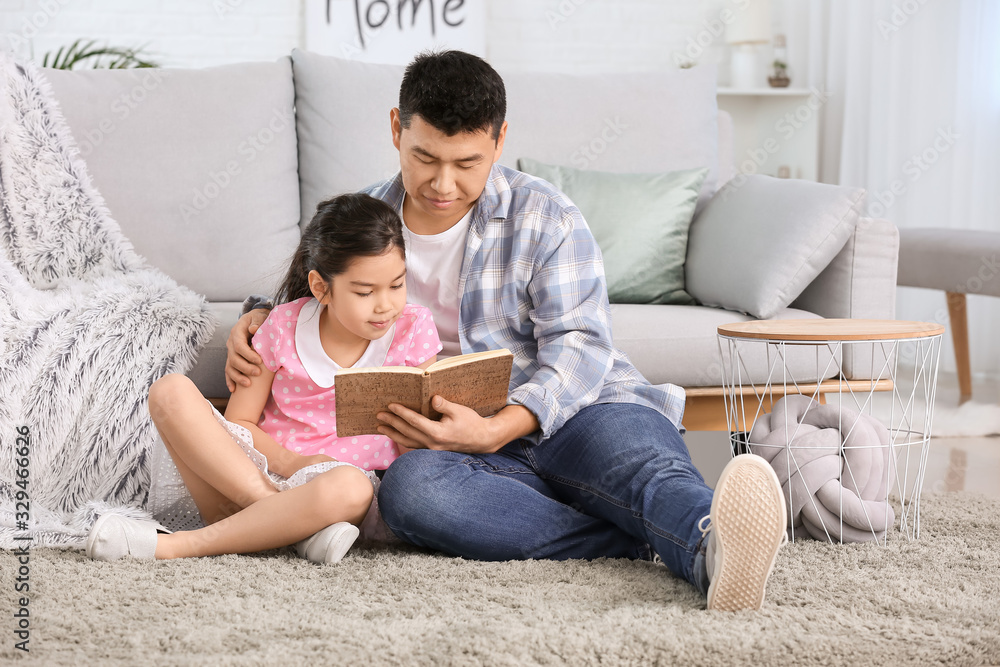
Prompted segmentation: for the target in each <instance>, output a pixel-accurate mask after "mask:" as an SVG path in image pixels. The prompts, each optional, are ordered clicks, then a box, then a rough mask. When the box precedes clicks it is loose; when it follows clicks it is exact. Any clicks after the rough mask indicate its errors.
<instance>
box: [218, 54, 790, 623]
mask: <svg viewBox="0 0 1000 667" xmlns="http://www.w3.org/2000/svg"><path fill="white" fill-rule="evenodd" d="M505 114H506V94H505V90H504V85H503V80H502V79H501V78H500V76H499V75H498V74H497V73H496V72H495V71H494V70H493V68H492V67H490V66H489V65H488V64H487V63H486V62H485V61H483V60H482V59H480V58H478V57H476V56H472V55H469V54H466V53H461V52H457V51H448V52H443V53H436V54H422V55H420V56H418V57H417V58H416V59H415V60H414V61H413V62H412V63H411V64H410V65H409V67H408V68H407V70H406V73H405V75H404V77H403V82H402V86H401V88H400V96H399V107H398V108H395V109H393V110H392V111H391V113H390V124H391V130H392V140H393V143H394V145H395V146H396V148H397V149H398V150H399V156H400V173H399V174H397V176H396V177H395V178H393V179H390V180H389V181H386V182H384V183H381V184H378V185H375V186H373V187H372V188H370V189H369V190H368V191H367V192H368V193H369V194H372V195H373V196H375V197H378V198H380V199H382V200H384V201H386V202H387V203H389V204H390V205H392V206H394V207H396V208H397V210H399V211H400V212H401V215H402V218H403V222H404V228H405V229H404V231H405V236H406V244H407V248H406V251H407V258H406V259H407V288H408V292H409V300H410V301H412V302H415V303H418V304H421V305H424V306H427V307H429V308H430V309H431V311H432V312H433V314H434V317H435V321H436V322H437V325H438V329H439V333H440V336H441V340H442V342H443V343H444V352H443V355H444V356H448V355H453V354H459V353H462V352H477V351H481V350H487V349H496V348H501V347H506V348H508V349H510V350H511V351H512V352H513V353H514V368H513V372H512V375H511V385H510V386H511V390H510V393H509V397H508V405H507V406H506V407H505V408H504V409H503V410H501V411H500V412H499V413H498V414H497V415H495V416H494V417H492V418H489V419H484V418H482V417H480V416H479V415H478V414H476V413H475V412H474V411H472V410H471V409H469V408H467V407H465V406H462V405H458V404H454V403H450V402H448V401H445V400H443V399H442V398H440V397H436V398H435V399H434V400H435V408H436V409H438V410H439V411H440V412H441V413H442V414H443V415H444V416H443V418H442V419H441V420H440V421H439V422H434V421H431V420H428V419H426V418H424V417H423V416H421V415H419V414H417V413H415V412H412V411H410V410H408V409H406V408H404V407H402V406H398V405H394V406H390V409H391V413H382V414H380V415H379V419H380V420H382V421H383V422H384V424H385V425H384V426H382V427H380V429H379V431H380V432H381V433H383V434H385V435H388V436H390V437H391V438H392V439H394V440H395V441H396V442H397V443H399V444H400V445H403V446H406V447H410V448H414V450H415V451H413V452H410V453H408V454H406V455H404V456H402V457H401V458H399V459H398V460H397V461H396V462H394V463H393V464H392V465H391V466H390V468H389V469H388V470H387V471H386V474H385V477H384V480H383V482H382V486H381V489H380V491H379V503H380V506H381V510H382V513H383V516H384V518H385V521H386V523H387V524H388V525H389V527H390V528H391V529H392V531H393V532H394V533H396V535H398V536H399V537H401V538H402V539H404V540H406V541H408V542H411V543H413V544H416V545H420V546H425V547H430V548H433V549H438V550H440V551H444V552H446V553H450V554H456V555H461V556H464V557H466V558H476V559H484V560H509V559H522V558H554V559H564V558H598V557H602V556H607V557H625V558H649V557H650V556H651V555H652V554H651V553H650V549H652V551H653V552H655V554H656V555H658V556H659V557H660V559H662V561H663V562H664V563H665V564H666V565H667V567H668V568H669V569H670V570H671V571H672V572H674V573H675V574H677V575H678V576H681V577H684V578H685V579H687V580H688V581H690V582H691V583H692V584H694V585H695V586H696V587H697V588H698V589H699V590H701V591H702V592H703V593H705V594H707V597H708V607H709V609H732V610H735V609H745V608H754V609H756V608H759V607H760V605H761V604H762V602H763V598H764V589H765V584H766V581H767V578H768V576H769V575H770V572H771V569H772V567H773V565H774V561H775V558H776V556H777V552H778V550H779V549H780V547H781V544H782V543H783V539H784V536H785V531H784V525H785V509H784V500H783V498H782V495H781V488H780V485H779V484H778V480H777V477H776V476H775V474H774V472H773V471H772V470H771V468H770V467H769V466H768V464H767V463H766V462H765V461H764V460H763V459H761V458H759V457H754V456H749V455H747V456H742V457H738V458H736V459H734V460H733V461H732V462H730V464H729V465H728V466H727V467H726V469H725V471H724V472H723V473H722V477H721V478H720V480H719V484H718V485H717V489H716V492H715V493H714V495H713V492H712V490H711V489H709V488H708V487H707V486H706V485H705V482H704V480H703V479H702V477H701V475H700V474H699V472H698V470H697V469H696V468H695V467H694V465H693V464H692V463H691V458H690V455H689V453H688V451H687V448H686V446H685V445H684V441H683V440H682V438H681V436H680V433H679V432H678V428H679V426H680V421H681V416H682V414H683V409H684V393H683V390H681V389H680V388H678V387H675V386H673V385H662V386H653V385H650V384H649V383H648V382H647V381H646V380H645V378H643V377H642V375H641V374H640V373H639V372H638V371H637V370H636V369H635V368H634V367H633V366H632V365H631V364H630V363H629V361H628V359H627V358H626V357H625V355H624V354H623V353H621V352H620V351H618V350H617V349H615V347H614V345H613V342H612V336H611V325H610V307H609V304H608V295H607V286H606V283H605V280H604V269H603V265H602V263H601V259H600V251H599V249H598V247H597V244H596V242H595V241H594V238H593V236H592V235H591V233H590V231H589V229H588V228H587V225H586V223H585V222H584V219H583V216H582V215H581V214H580V211H579V210H578V209H577V208H576V207H575V206H574V205H573V204H572V202H570V201H569V200H568V199H567V198H566V196H565V195H563V194H562V193H560V192H558V191H557V190H555V189H554V188H553V187H552V186H551V185H550V184H548V183H546V182H545V181H542V180H540V179H536V178H533V177H531V176H528V175H526V174H522V173H520V172H517V171H514V170H512V169H507V168H505V167H500V166H499V165H497V164H496V163H497V161H498V160H499V159H500V155H501V153H502V151H503V144H504V138H505V137H506V134H507V123H506V121H505ZM265 314H266V313H265V312H263V311H255V312H253V313H250V314H248V315H245V316H244V317H243V318H241V320H240V322H239V323H238V324H237V325H236V327H234V329H233V331H232V333H231V335H230V339H229V342H228V344H227V345H228V346H229V349H230V353H229V360H228V362H227V368H226V373H227V382H229V384H230V388H232V387H233V386H234V385H233V382H237V381H238V382H244V383H247V382H249V380H248V379H247V378H246V377H245V376H244V374H245V373H248V372H249V373H252V372H254V371H255V370H256V369H255V367H254V366H253V365H251V363H250V362H252V364H257V363H259V359H257V357H256V354H255V353H253V352H252V350H251V349H250V347H249V346H248V345H247V337H248V336H249V335H250V333H251V332H252V331H254V330H255V328H256V326H258V325H259V324H260V323H261V322H262V321H263V319H264V315H265ZM241 357H242V358H241ZM709 519H710V521H709Z"/></svg>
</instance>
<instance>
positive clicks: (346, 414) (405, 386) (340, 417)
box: [334, 366, 424, 437]
mask: <svg viewBox="0 0 1000 667" xmlns="http://www.w3.org/2000/svg"><path fill="white" fill-rule="evenodd" d="M399 368H401V367H395V366H387V367H385V368H367V369H345V370H344V371H341V372H339V373H337V375H336V376H335V378H334V380H335V385H334V388H335V390H334V397H335V399H336V402H337V436H338V437H346V436H356V435H367V434H372V433H378V426H379V425H380V424H381V423H382V422H380V421H379V420H378V419H376V417H375V415H377V414H378V413H379V412H388V408H389V404H390V403H400V404H402V405H405V406H406V407H408V408H410V409H411V410H416V411H417V412H420V408H421V384H422V382H423V380H424V376H423V370H421V369H413V368H410V369H409V370H410V371H411V372H407V373H401V372H399V370H398V369H399ZM359 370H364V372H357V371H359ZM347 371H351V372H347ZM412 371H417V372H412Z"/></svg>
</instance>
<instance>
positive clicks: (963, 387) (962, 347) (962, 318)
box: [947, 292, 972, 404]
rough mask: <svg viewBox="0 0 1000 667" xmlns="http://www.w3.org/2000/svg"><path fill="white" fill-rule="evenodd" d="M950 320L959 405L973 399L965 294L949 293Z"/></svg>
mask: <svg viewBox="0 0 1000 667" xmlns="http://www.w3.org/2000/svg"><path fill="white" fill-rule="evenodd" d="M947 294H948V319H949V320H950V323H951V342H952V344H953V345H954V347H955V366H956V368H957V369H958V389H959V392H960V394H961V397H960V398H959V403H960V404H961V403H965V402H966V401H968V400H969V399H971V398H972V371H971V367H970V364H969V321H968V317H967V315H966V308H965V294H962V293H961V292H948V293H947Z"/></svg>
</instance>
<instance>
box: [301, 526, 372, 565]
mask: <svg viewBox="0 0 1000 667" xmlns="http://www.w3.org/2000/svg"><path fill="white" fill-rule="evenodd" d="M359 532H360V531H359V530H358V527H357V526H355V525H353V524H350V523H348V522H346V521H341V522H340V523H335V524H333V525H330V526H327V527H326V528H324V529H323V530H321V531H319V532H318V533H316V534H315V535H313V536H312V537H307V538H306V539H304V540H302V541H301V542H297V543H296V544H295V550H296V551H297V552H298V554H299V556H301V557H302V558H305V559H306V560H310V561H312V562H314V563H339V562H340V559H341V558H343V557H344V554H346V553H347V550H348V549H350V548H351V545H353V544H354V540H356V539H358V533H359Z"/></svg>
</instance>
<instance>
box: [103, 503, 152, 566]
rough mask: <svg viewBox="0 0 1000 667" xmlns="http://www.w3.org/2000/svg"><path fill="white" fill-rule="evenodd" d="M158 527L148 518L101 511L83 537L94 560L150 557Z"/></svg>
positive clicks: (150, 558) (146, 558)
mask: <svg viewBox="0 0 1000 667" xmlns="http://www.w3.org/2000/svg"><path fill="white" fill-rule="evenodd" d="M158 527H159V524H157V523H155V522H152V521H140V520H138V519H129V518H126V517H123V516H119V515H117V514H102V515H101V516H99V517H98V518H97V521H95V522H94V526H93V527H92V528H91V529H90V535H88V536H87V548H86V552H87V556H89V557H90V558H93V559H95V560H118V559H119V558H124V557H126V556H131V557H132V558H139V559H141V560H153V559H154V558H155V555H156V529H157V528H158Z"/></svg>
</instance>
